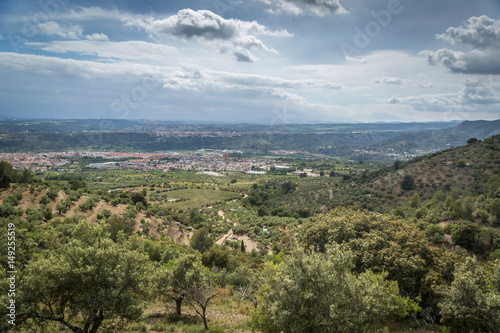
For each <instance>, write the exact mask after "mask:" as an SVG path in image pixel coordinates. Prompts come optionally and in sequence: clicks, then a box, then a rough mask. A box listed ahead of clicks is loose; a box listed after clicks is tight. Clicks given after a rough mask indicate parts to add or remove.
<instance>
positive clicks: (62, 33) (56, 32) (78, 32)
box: [37, 21, 83, 39]
mask: <svg viewBox="0 0 500 333" xmlns="http://www.w3.org/2000/svg"><path fill="white" fill-rule="evenodd" d="M37 28H38V30H39V31H40V33H41V34H42V35H47V36H57V37H60V38H64V39H80V38H81V37H82V35H83V28H82V27H81V26H79V25H72V24H66V25H64V26H61V25H59V23H57V22H54V21H47V22H43V23H39V24H38V25H37Z"/></svg>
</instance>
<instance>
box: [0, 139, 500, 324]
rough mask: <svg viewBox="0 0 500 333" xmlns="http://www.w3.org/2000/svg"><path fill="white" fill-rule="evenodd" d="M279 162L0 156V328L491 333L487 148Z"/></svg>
mask: <svg viewBox="0 0 500 333" xmlns="http://www.w3.org/2000/svg"><path fill="white" fill-rule="evenodd" d="M44 135H45V134H44ZM137 135H139V134H137ZM295 167H296V168H304V167H309V168H311V169H313V170H314V171H315V172H318V173H319V175H320V176H319V177H310V176H307V174H305V173H304V174H303V175H301V176H291V175H288V174H286V173H284V172H279V171H276V170H271V171H270V172H269V173H268V174H266V175H258V176H256V175H248V174H244V173H238V172H227V173H224V174H222V175H221V177H215V176H210V175H202V174H197V173H196V172H189V171H171V172H158V171H151V172H146V171H140V170H85V169H81V170H71V171H47V172H45V173H39V174H34V173H33V172H30V171H28V170H24V171H18V170H14V169H13V168H12V166H11V165H10V164H8V163H6V162H0V188H2V192H0V200H1V204H0V219H1V224H2V233H1V234H0V238H1V241H0V248H1V252H0V262H1V265H2V268H3V269H2V270H0V283H1V284H2V290H3V291H4V292H2V294H1V295H0V303H1V310H0V312H1V316H2V321H1V324H0V325H1V326H0V330H1V331H2V332H4V331H19V332H55V331H61V332H76V333H82V332H85V333H87V332H201V331H207V330H208V331H211V332H255V331H259V332H376V331H380V332H402V331H404V332H409V331H413V332H498V327H500V136H494V137H490V138H487V139H485V140H479V139H474V138H473V139H470V140H469V141H468V144H467V145H466V146H463V147H458V148H452V149H447V150H444V151H440V152H436V153H433V154H430V155H425V156H421V157H418V158H416V159H413V160H410V161H408V162H396V163H394V164H392V165H390V166H384V165H378V164H370V163H368V162H364V163H360V162H346V161H336V162H332V161H328V160H325V161H315V160H313V161H309V160H306V161H295ZM12 323H15V325H12Z"/></svg>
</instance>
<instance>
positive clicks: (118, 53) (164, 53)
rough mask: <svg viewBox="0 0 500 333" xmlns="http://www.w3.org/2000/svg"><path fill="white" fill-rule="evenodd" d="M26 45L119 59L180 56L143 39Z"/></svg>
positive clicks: (162, 61) (154, 59) (166, 59)
mask: <svg viewBox="0 0 500 333" xmlns="http://www.w3.org/2000/svg"><path fill="white" fill-rule="evenodd" d="M25 46H27V47H36V48H40V49H42V50H44V51H46V52H54V53H67V52H75V53H78V54H82V55H91V56H96V57H99V58H103V59H106V60H108V59H121V60H128V61H132V60H135V61H140V62H155V63H158V64H165V63H168V62H170V61H171V60H172V61H175V60H173V59H172V58H173V57H175V59H178V58H179V57H180V54H179V51H178V50H177V49H176V48H175V47H172V46H168V45H163V44H153V43H147V42H143V41H128V42H106V41H98V40H78V41H52V42H47V43H39V42H29V43H26V44H25Z"/></svg>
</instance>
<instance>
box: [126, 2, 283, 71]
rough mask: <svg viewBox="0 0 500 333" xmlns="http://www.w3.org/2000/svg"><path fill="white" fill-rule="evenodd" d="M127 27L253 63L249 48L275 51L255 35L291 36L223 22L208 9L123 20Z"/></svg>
mask: <svg viewBox="0 0 500 333" xmlns="http://www.w3.org/2000/svg"><path fill="white" fill-rule="evenodd" d="M125 24H126V25H127V26H133V27H138V28H141V29H143V30H145V31H146V32H148V33H150V34H152V35H166V36H172V37H177V38H181V39H196V40H198V41H200V42H202V43H203V42H208V43H211V44H213V45H215V46H216V47H217V48H218V49H219V51H220V52H226V51H228V50H231V51H232V52H233V55H234V56H235V59H236V60H238V61H243V62H253V61H255V57H254V56H253V55H252V54H251V50H252V49H258V50H265V51H268V52H277V51H276V50H274V49H272V48H269V47H267V46H266V45H265V44H264V43H263V42H262V40H260V39H258V38H257V37H256V36H259V35H265V36H272V37H292V36H293V35H292V34H290V33H288V32H287V31H286V30H280V31H270V30H269V29H267V28H266V27H265V26H263V25H261V24H259V23H257V22H256V21H251V22H248V21H241V20H237V19H225V18H223V17H221V16H219V15H217V14H215V13H213V12H211V11H209V10H198V11H194V10H192V9H183V10H180V11H179V12H178V13H177V14H175V15H172V16H169V17H167V18H164V19H155V18H152V17H148V18H138V17H129V18H127V19H125Z"/></svg>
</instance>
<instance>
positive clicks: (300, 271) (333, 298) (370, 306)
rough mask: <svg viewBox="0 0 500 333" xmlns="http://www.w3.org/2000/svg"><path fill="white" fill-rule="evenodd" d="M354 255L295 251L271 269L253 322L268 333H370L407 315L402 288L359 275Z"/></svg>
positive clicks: (378, 276)
mask: <svg viewBox="0 0 500 333" xmlns="http://www.w3.org/2000/svg"><path fill="white" fill-rule="evenodd" d="M353 267H354V264H353V259H352V253H351V252H350V251H344V250H342V249H341V247H340V246H339V245H333V246H331V247H329V248H328V249H327V251H326V252H324V253H318V252H312V253H306V252H305V251H303V250H301V249H295V250H293V251H292V252H291V254H290V255H288V256H287V257H285V260H284V261H283V262H282V263H281V264H278V265H273V264H268V266H267V268H266V272H264V284H263V285H262V287H261V288H260V291H259V294H260V307H259V308H258V309H257V310H256V311H255V312H254V317H253V322H254V324H255V326H256V328H258V329H260V330H262V331H263V332H285V333H287V332H290V333H293V332H311V333H312V332H315V333H316V332H365V331H367V330H368V329H369V328H370V327H371V325H372V324H374V323H377V322H379V321H381V320H384V319H388V318H391V317H397V316H403V315H405V314H406V312H407V310H406V309H407V301H406V300H405V299H404V298H402V297H401V296H399V289H398V286H397V282H394V281H387V280H385V277H386V274H375V273H373V272H372V271H366V272H364V273H362V274H360V275H355V274H354V273H353V272H352V271H351V270H352V269H353Z"/></svg>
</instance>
